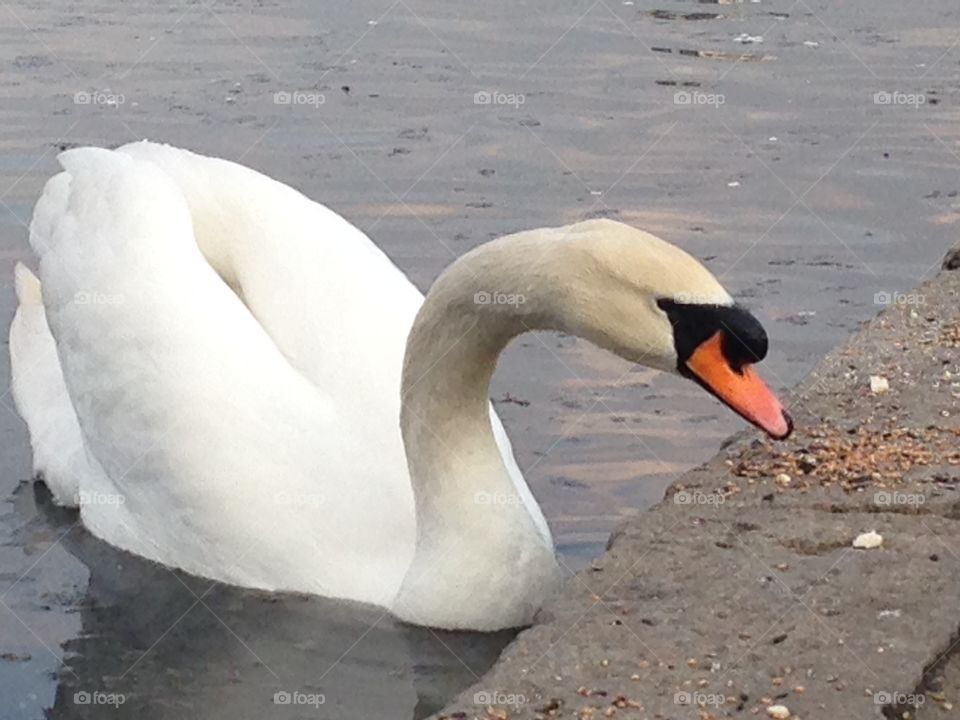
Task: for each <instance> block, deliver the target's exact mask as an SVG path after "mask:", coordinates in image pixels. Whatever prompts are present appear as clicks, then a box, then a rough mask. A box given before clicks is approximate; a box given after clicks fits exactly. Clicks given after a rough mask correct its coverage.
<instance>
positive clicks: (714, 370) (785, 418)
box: [687, 331, 793, 440]
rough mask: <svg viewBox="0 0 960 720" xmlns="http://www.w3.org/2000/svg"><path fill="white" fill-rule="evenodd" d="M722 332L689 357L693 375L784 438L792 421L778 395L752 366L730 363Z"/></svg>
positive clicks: (739, 411)
mask: <svg viewBox="0 0 960 720" xmlns="http://www.w3.org/2000/svg"><path fill="white" fill-rule="evenodd" d="M722 342H723V333H722V331H718V332H717V333H716V334H714V335H713V336H712V337H710V338H709V339H708V340H705V341H704V342H703V343H701V344H700V346H699V347H697V349H696V350H694V351H693V353H692V354H691V355H690V358H689V359H688V360H687V367H688V368H689V369H690V372H691V373H693V376H694V378H695V379H696V380H697V381H698V382H699V383H700V384H701V385H703V387H705V388H706V389H707V390H709V391H710V392H711V393H712V394H713V395H715V396H716V397H717V398H719V399H720V400H722V401H723V403H724V404H726V405H727V407H729V408H730V409H731V410H733V411H734V412H736V413H737V414H738V415H740V417H742V418H743V419H744V420H747V421H748V422H751V423H753V424H754V425H756V426H757V427H758V428H760V429H761V430H763V431H764V432H766V433H767V434H768V435H769V436H770V437H772V438H775V439H777V440H783V439H785V438H786V437H788V436H789V435H790V433H791V432H792V431H793V421H792V420H791V419H790V416H789V415H788V414H787V411H786V410H784V409H783V406H782V405H781V404H780V401H779V400H777V397H776V395H774V394H773V393H772V392H770V389H769V388H768V387H767V386H766V385H765V384H764V382H763V380H761V379H760V376H759V375H757V374H756V373H755V372H754V371H753V368H751V367H750V366H749V365H744V366H743V367H741V368H740V369H739V370H735V369H734V368H732V367H731V366H730V363H729V362H728V361H727V358H726V357H725V356H724V354H723V346H722Z"/></svg>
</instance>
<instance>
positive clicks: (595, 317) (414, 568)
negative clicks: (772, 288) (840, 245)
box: [10, 141, 792, 630]
mask: <svg viewBox="0 0 960 720" xmlns="http://www.w3.org/2000/svg"><path fill="white" fill-rule="evenodd" d="M58 159H59V163H60V165H61V166H62V168H63V170H62V172H59V173H58V174H56V175H55V176H53V177H52V178H51V179H50V180H49V181H48V182H47V184H46V186H45V187H44V190H43V192H42V194H41V196H40V198H39V200H38V202H37V204H36V207H35V209H34V214H33V218H32V222H31V225H30V244H31V247H32V248H33V251H34V253H35V254H36V256H37V258H38V261H39V264H38V273H37V275H39V277H37V275H35V274H34V273H33V272H32V271H30V270H29V269H28V268H27V267H26V266H24V265H18V266H17V268H16V271H15V275H16V277H15V285H16V291H17V297H18V309H17V311H16V314H15V317H14V319H13V322H12V324H11V329H10V355H11V374H12V387H11V389H12V394H13V397H14V401H15V403H16V407H17V409H18V412H19V413H20V415H21V416H22V418H23V419H24V420H25V422H26V425H27V428H28V432H29V436H30V442H31V445H32V450H33V464H34V473H35V476H37V477H42V478H43V479H44V480H45V481H46V483H47V485H48V486H49V488H50V490H51V492H52V493H53V495H54V497H55V498H56V501H57V502H58V503H60V504H63V505H68V506H78V507H79V509H80V518H81V520H82V522H83V524H84V525H85V526H86V528H87V529H88V530H89V531H90V532H91V533H92V534H93V535H95V536H97V537H99V538H101V539H103V540H104V541H106V542H108V543H110V544H112V545H114V546H116V547H119V548H122V549H124V550H127V551H129V552H132V553H135V554H137V555H141V556H144V557H146V558H149V559H152V560H154V561H156V562H158V563H162V564H164V565H167V566H170V567H174V568H180V569H182V570H184V571H186V572H189V573H192V574H195V575H199V576H203V577H207V578H211V579H213V580H216V581H220V582H224V583H230V584H234V585H240V586H247V587H252V588H260V589H265V590H270V591H295V592H303V593H310V594H316V595H323V596H329V597H333V598H343V599H346V600H353V601H358V602H363V603H371V604H373V605H377V606H381V607H382V608H384V609H385V610H386V611H389V612H391V613H392V614H393V615H395V616H396V617H397V618H399V619H400V620H401V621H405V622H409V623H412V624H418V625H427V626H431V627H438V628H446V629H469V630H496V629H502V628H511V627H520V626H523V625H527V624H529V623H530V622H531V620H532V618H533V615H534V613H535V612H536V611H537V609H538V608H539V607H540V606H541V604H542V602H543V600H544V599H545V598H546V597H547V596H548V595H549V594H550V593H551V592H553V590H554V589H555V588H556V587H557V585H558V583H559V581H560V577H561V573H560V571H559V567H558V563H557V560H556V557H555V551H554V545H553V540H552V538H551V535H550V530H549V528H548V526H547V523H546V521H545V519H544V517H543V514H542V512H541V511H540V509H539V507H538V505H537V503H536V501H535V500H534V498H533V496H532V494H531V493H530V490H529V489H528V487H527V485H526V483H525V482H524V480H523V476H522V473H521V471H520V469H519V468H518V466H517V463H516V461H515V460H514V457H513V454H512V451H511V447H510V442H509V440H508V438H507V436H506V434H505V432H504V429H503V426H502V425H501V423H500V420H499V419H498V418H497V415H496V413H495V412H494V411H493V409H492V407H491V405H490V402H489V397H488V388H489V383H490V378H491V375H492V374H493V372H494V368H495V366H496V363H497V357H498V356H499V354H500V352H501V351H502V350H503V349H504V347H505V346H506V345H507V343H509V342H510V340H511V339H512V338H514V337H516V336H517V335H520V334H522V333H524V332H527V331H530V330H556V331H562V332H566V333H570V334H573V335H576V336H579V337H581V338H585V339H586V340H588V341H590V342H592V343H594V344H595V345H597V346H599V347H601V348H604V349H606V350H609V351H611V352H614V353H616V354H617V355H620V356H621V357H624V358H626V359H627V360H629V361H632V362H635V363H640V364H643V365H646V366H649V367H652V368H656V369H659V370H662V371H665V372H671V373H677V374H680V375H683V376H685V377H688V378H690V379H692V380H694V381H695V382H697V383H699V384H700V385H702V386H703V387H704V388H705V389H706V390H708V391H709V392H710V393H712V394H713V395H715V396H716V397H718V398H719V399H720V400H722V401H723V402H724V403H726V404H727V405H728V406H729V407H731V408H732V409H733V410H734V411H736V412H737V413H739V414H740V415H741V416H743V417H744V418H745V419H747V420H748V421H750V422H752V423H753V424H755V425H756V426H758V427H760V428H761V429H763V430H764V431H766V432H767V433H768V434H769V435H771V436H772V437H775V438H783V437H786V436H787V435H788V434H789V433H790V431H791V429H792V423H791V420H790V418H789V416H788V414H787V413H786V412H785V410H784V409H783V407H782V406H781V404H780V402H779V401H778V400H777V398H776V397H775V396H774V395H773V394H772V393H771V391H770V390H768V389H767V387H766V386H765V385H764V383H763V381H762V380H760V378H759V376H758V375H757V374H756V373H755V371H754V370H753V368H752V364H753V363H755V362H757V361H759V360H761V359H762V358H763V357H764V355H765V354H766V351H767V336H766V334H765V332H764V330H763V327H762V326H761V325H760V323H759V322H758V321H757V320H756V319H755V318H754V317H753V316H752V315H751V314H750V313H749V312H747V311H746V310H745V309H743V308H742V307H740V306H739V305H737V304H735V303H734V302H733V300H732V299H731V297H730V295H729V294H728V293H727V292H726V290H724V288H723V287H722V286H721V285H720V283H719V282H718V281H717V280H716V279H715V278H714V277H713V275H711V273H710V272H709V271H708V270H707V269H706V268H704V267H703V266H702V265H701V264H700V263H699V262H697V261H696V260H695V259H693V258H692V257H691V256H690V255H688V254H687V253H686V252H684V251H682V250H680V249H679V248H677V247H675V246H673V245H671V244H669V243H667V242H666V241H664V240H661V239H659V238H657V237H655V236H653V235H651V234H648V233H646V232H642V231H640V230H638V229H635V228H633V227H630V226H628V225H625V224H622V223H619V222H614V221H611V220H606V219H598V220H588V221H585V222H578V223H576V224H573V225H569V226H567V227H559V228H542V229H537V230H530V231H525V232H519V233H516V234H513V235H507V236H504V237H501V238H499V239H496V240H494V241H492V242H489V243H486V244H484V245H481V246H479V247H477V248H475V249H474V250H472V251H470V252H468V253H467V254H465V255H464V256H462V257H461V258H459V259H458V260H456V261H455V262H454V263H453V264H452V265H451V266H450V267H448V268H447V269H446V270H445V271H444V272H443V273H442V274H441V275H440V277H439V278H438V279H437V280H436V282H435V283H434V285H433V287H432V288H431V289H430V291H429V293H428V294H427V296H426V298H424V297H423V296H422V295H421V293H420V292H419V291H418V290H417V289H416V288H415V287H414V286H413V284H412V283H411V282H410V281H409V280H408V279H407V278H406V277H405V276H404V274H403V273H402V272H401V271H400V270H399V269H398V268H397V267H396V266H395V265H394V264H393V263H392V262H391V261H390V260H389V259H388V258H387V256H386V255H385V254H384V253H383V252H382V251H381V250H380V249H379V248H377V246H376V245H374V244H373V243H372V242H371V241H370V240H369V239H368V238H367V237H366V236H365V235H364V234H363V233H362V232H361V231H360V230H359V229H357V228H356V227H354V226H353V225H351V224H350V223H348V222H347V221H346V220H344V219H343V218H341V217H340V216H339V215H337V214H336V213H334V212H333V211H332V210H330V209H328V208H326V207H324V206H323V205H320V204H318V203H316V202H313V201H311V200H309V199H308V198H306V197H305V196H304V195H302V194H301V193H299V192H297V191H296V190H294V189H292V188H290V187H289V186H287V185H284V184H282V183H280V182H277V181H275V180H273V179H271V178H269V177H266V176H265V175H262V174H260V173H258V172H256V171H254V170H252V169H250V168H247V167H244V166H242V165H239V164H236V163H232V162H229V161H226V160H222V159H218V158H213V157H205V156H202V155H198V154H194V153H192V152H190V151H187V150H183V149H179V148H175V147H171V146H167V145H162V144H156V143H152V142H147V141H142V142H137V143H132V144H129V145H125V146H123V147H120V148H118V149H115V150H107V149H103V148H95V147H84V148H77V149H71V150H67V151H66V152H63V153H61V154H60V155H59V157H58Z"/></svg>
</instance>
